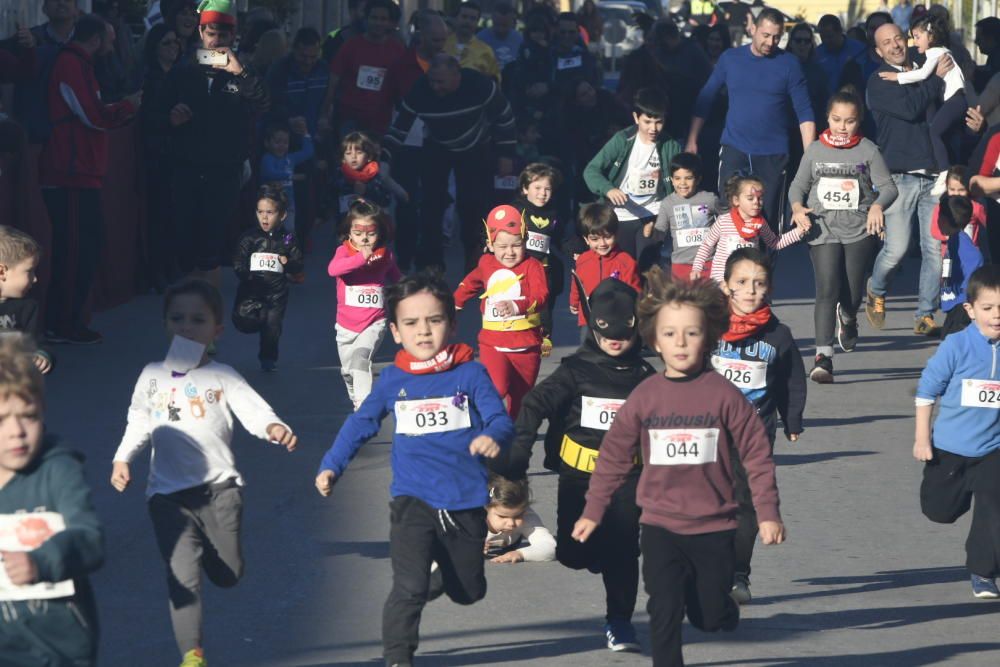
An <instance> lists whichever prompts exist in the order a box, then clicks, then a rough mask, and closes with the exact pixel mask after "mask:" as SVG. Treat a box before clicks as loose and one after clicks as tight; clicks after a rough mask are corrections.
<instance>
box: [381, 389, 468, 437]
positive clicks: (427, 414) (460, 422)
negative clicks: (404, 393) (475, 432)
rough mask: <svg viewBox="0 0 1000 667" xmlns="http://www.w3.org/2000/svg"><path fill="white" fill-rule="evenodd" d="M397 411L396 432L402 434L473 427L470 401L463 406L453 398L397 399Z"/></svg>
mask: <svg viewBox="0 0 1000 667" xmlns="http://www.w3.org/2000/svg"><path fill="white" fill-rule="evenodd" d="M395 412H396V433H399V434H401V435H425V434H428V433H444V432H445V431H461V430H462V429H466V428H471V427H472V421H471V419H470V418H469V402H468V401H463V404H462V406H461V407H459V406H457V405H455V403H454V402H453V401H452V399H451V398H422V399H416V400H412V401H396V406H395Z"/></svg>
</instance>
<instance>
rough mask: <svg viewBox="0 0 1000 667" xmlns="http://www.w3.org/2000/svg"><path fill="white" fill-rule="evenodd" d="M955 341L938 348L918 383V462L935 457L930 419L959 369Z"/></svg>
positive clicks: (915, 399)
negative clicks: (938, 401) (935, 403)
mask: <svg viewBox="0 0 1000 667" xmlns="http://www.w3.org/2000/svg"><path fill="white" fill-rule="evenodd" d="M960 307H961V306H956V308H960ZM956 338H957V337H955V338H946V339H945V340H944V342H942V343H941V345H939V346H938V349H937V351H936V352H935V353H934V356H932V357H931V358H930V359H928V360H927V365H926V366H925V367H924V370H923V372H922V373H920V381H919V382H917V393H916V397H915V398H914V403H915V404H916V406H917V409H916V427H915V433H914V439H913V456H914V458H916V459H917V460H918V461H930V460H931V457H932V455H933V450H932V446H931V417H932V415H933V413H934V402H935V401H937V399H938V398H940V397H941V396H942V395H943V394H944V392H945V390H946V389H948V384H949V383H950V382H951V380H952V378H953V377H954V375H955V368H956V366H957V365H958V358H957V351H958V347H957V343H956Z"/></svg>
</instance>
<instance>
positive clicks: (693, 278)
mask: <svg viewBox="0 0 1000 667" xmlns="http://www.w3.org/2000/svg"><path fill="white" fill-rule="evenodd" d="M699 278H701V271H692V272H691V275H690V276H688V280H690V281H691V282H694V281H696V280H698V279H699Z"/></svg>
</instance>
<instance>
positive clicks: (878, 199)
mask: <svg viewBox="0 0 1000 667" xmlns="http://www.w3.org/2000/svg"><path fill="white" fill-rule="evenodd" d="M863 113H864V109H863V107H862V105H861V100H860V99H858V97H857V96H856V95H854V94H853V93H852V92H848V91H839V92H836V93H834V94H833V96H832V97H830V102H829V103H828V105H827V114H826V116H827V123H828V124H829V127H828V128H827V129H825V130H823V132H822V133H821V134H820V136H819V141H814V142H813V143H811V144H809V148H807V149H806V152H805V154H804V155H803V157H802V161H801V162H800V163H799V170H798V172H797V173H796V174H795V179H794V180H793V181H792V185H791V188H789V191H788V199H789V201H790V202H791V206H792V220H793V221H794V222H795V224H797V225H799V226H800V227H801V228H807V229H809V233H808V234H806V235H805V239H806V242H807V243H808V244H809V257H810V259H812V265H813V273H814V275H815V276H816V306H815V308H814V309H813V322H814V324H815V330H816V357H815V363H814V365H813V369H812V372H810V374H809V377H810V379H812V381H813V382H818V383H821V384H829V383H831V382H833V337H834V326H835V324H836V334H837V341H838V342H839V343H840V349H841V350H843V351H844V352H851V351H853V350H854V348H855V347H856V346H857V343H858V309H859V308H860V307H861V300H862V299H863V298H864V295H865V278H866V277H867V275H868V273H869V272H870V271H871V268H872V262H874V261H875V255H876V254H877V253H878V250H879V236H880V235H881V234H882V233H883V231H884V229H885V216H884V215H883V211H885V209H886V208H888V207H889V205H890V204H892V202H893V201H894V200H895V199H896V194H897V190H896V185H895V183H893V181H892V176H891V174H890V173H889V168H888V167H886V164H885V160H883V159H882V154H881V153H879V150H878V146H876V145H875V143H874V142H872V141H870V140H868V139H866V138H864V137H862V136H861V121H862V116H863ZM810 224H811V225H813V227H812V228H809V225H810Z"/></svg>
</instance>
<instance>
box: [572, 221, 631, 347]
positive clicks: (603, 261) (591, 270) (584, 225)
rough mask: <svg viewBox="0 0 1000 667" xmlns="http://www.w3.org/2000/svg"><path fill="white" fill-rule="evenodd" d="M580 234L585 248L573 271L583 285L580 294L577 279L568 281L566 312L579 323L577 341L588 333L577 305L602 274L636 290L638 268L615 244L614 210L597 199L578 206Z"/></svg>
mask: <svg viewBox="0 0 1000 667" xmlns="http://www.w3.org/2000/svg"><path fill="white" fill-rule="evenodd" d="M579 222H580V234H581V235H582V236H583V240H584V241H585V242H586V244H587V248H589V250H587V251H586V252H584V253H583V254H581V255H580V256H579V257H577V258H576V269H575V270H574V273H575V274H576V276H577V278H579V279H580V281H579V282H580V284H582V285H583V290H584V291H583V294H581V293H580V288H579V286H578V284H577V281H576V280H574V281H572V282H571V283H570V288H569V312H571V313H573V314H574V315H576V316H577V322H578V324H579V325H580V342H581V343H582V342H583V341H584V340H586V339H587V338H589V337H590V331H589V329H588V322H587V314H586V312H585V310H584V308H583V306H582V305H581V301H582V300H583V299H586V298H587V297H588V296H589V295H590V293H591V292H593V291H594V290H595V289H597V286H598V285H599V284H600V283H601V281H602V280H604V279H605V278H615V279H617V280H620V281H622V282H623V283H625V284H626V285H628V286H629V287H631V288H632V289H634V290H636V291H639V289H640V284H639V269H638V267H637V266H636V263H635V260H634V259H632V257H631V255H629V254H628V253H625V252H622V251H621V250H620V249H619V248H618V244H617V241H616V240H615V239H616V235H617V233H618V218H617V216H616V215H615V210H614V209H613V208H612V207H611V206H609V205H607V204H600V203H593V204H586V205H584V206H583V207H582V208H581V209H580V221H579Z"/></svg>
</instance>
